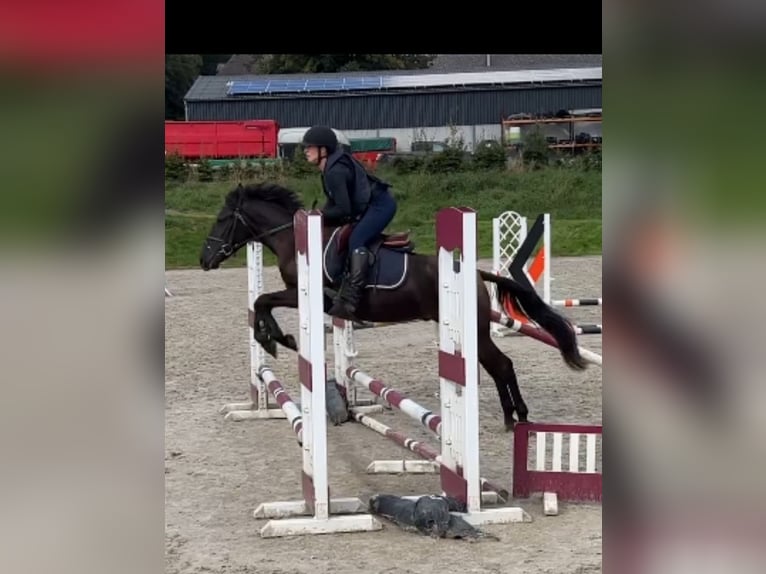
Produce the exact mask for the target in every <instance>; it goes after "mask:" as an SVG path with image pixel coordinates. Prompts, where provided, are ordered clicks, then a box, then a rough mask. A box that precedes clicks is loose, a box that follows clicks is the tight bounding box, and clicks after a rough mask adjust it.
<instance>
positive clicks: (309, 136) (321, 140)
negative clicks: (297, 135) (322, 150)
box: [303, 126, 338, 153]
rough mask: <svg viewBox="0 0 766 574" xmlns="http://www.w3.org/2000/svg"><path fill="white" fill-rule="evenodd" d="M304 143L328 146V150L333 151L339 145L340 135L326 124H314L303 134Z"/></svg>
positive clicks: (306, 144)
mask: <svg viewBox="0 0 766 574" xmlns="http://www.w3.org/2000/svg"><path fill="white" fill-rule="evenodd" d="M303 145H304V146H308V145H315V146H317V147H322V146H324V147H326V148H327V151H328V152H330V153H332V152H334V151H335V148H336V147H338V136H336V135H335V132H334V131H332V130H331V129H330V128H328V127H325V126H314V127H312V128H309V129H308V130H307V131H306V133H305V134H303Z"/></svg>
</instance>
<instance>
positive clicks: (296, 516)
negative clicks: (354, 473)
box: [254, 210, 382, 538]
mask: <svg viewBox="0 0 766 574" xmlns="http://www.w3.org/2000/svg"><path fill="white" fill-rule="evenodd" d="M294 229H295V250H296V257H295V259H296V263H297V268H298V321H299V323H298V329H299V342H298V378H299V380H300V385H301V429H300V431H301V435H300V436H301V438H302V446H301V448H302V450H303V465H302V469H301V483H302V485H303V499H302V500H298V501H286V502H269V503H263V504H261V505H260V506H259V507H258V508H256V510H255V512H254V516H255V517H256V518H270V519H271V520H269V522H267V523H266V524H265V525H264V526H263V528H261V531H260V534H261V537H263V538H273V537H278V536H294V535H305V534H329V533H335V532H362V531H371V530H380V529H381V528H382V525H381V523H380V522H379V521H378V520H377V519H376V518H375V517H374V516H372V515H371V514H368V513H366V505H365V504H364V503H363V502H362V501H361V500H360V499H359V498H331V497H330V486H329V481H328V469H327V417H326V412H325V391H326V389H325V384H326V377H325V362H324V360H325V340H324V294H323V292H322V290H323V277H322V215H321V213H320V212H311V213H309V212H307V211H305V210H299V211H298V212H296V214H295V217H294ZM269 373H270V371H269V370H268V369H265V370H264V371H263V375H265V377H264V379H265V380H266V379H268V378H269V377H268V374H269ZM272 374H273V373H272ZM269 384H270V385H271V386H272V388H274V389H276V390H277V391H278V390H279V388H278V387H277V386H275V385H274V380H273V379H272V380H269ZM280 386H281V385H280ZM274 394H275V395H277V394H278V393H277V392H275V393H274ZM282 396H283V397H284V395H282ZM285 400H287V399H286V398H285ZM290 402H292V401H290ZM293 405H294V403H293ZM292 423H293V424H295V419H293V420H292ZM293 430H296V429H295V426H294V428H293ZM297 433H298V431H297V430H296V434H297ZM306 516H308V517H306Z"/></svg>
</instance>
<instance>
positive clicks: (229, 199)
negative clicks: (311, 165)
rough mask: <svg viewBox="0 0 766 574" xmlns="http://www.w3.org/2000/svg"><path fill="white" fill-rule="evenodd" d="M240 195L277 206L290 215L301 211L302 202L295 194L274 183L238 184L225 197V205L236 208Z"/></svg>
mask: <svg viewBox="0 0 766 574" xmlns="http://www.w3.org/2000/svg"><path fill="white" fill-rule="evenodd" d="M240 194H241V195H242V196H244V197H245V198H247V199H253V200H257V201H265V202H268V203H271V204H274V205H277V206H279V207H281V208H283V209H284V210H285V211H287V212H288V213H289V214H290V215H294V214H295V212H296V211H298V210H299V209H303V201H302V200H301V198H300V197H299V196H298V194H297V193H295V192H294V191H292V190H290V189H287V188H286V187H282V186H281V185H277V184H276V183H251V184H247V185H242V184H240V185H239V186H237V187H236V188H234V189H233V190H232V191H230V192H229V194H228V195H227V196H226V203H227V204H228V205H229V206H231V207H236V205H237V203H238V201H237V200H238V198H239V196H240Z"/></svg>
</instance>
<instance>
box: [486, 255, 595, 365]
mask: <svg viewBox="0 0 766 574" xmlns="http://www.w3.org/2000/svg"><path fill="white" fill-rule="evenodd" d="M479 273H480V274H481V278H482V279H483V280H485V281H489V282H490V283H494V284H495V285H497V300H498V302H499V303H500V305H503V303H505V302H506V301H508V300H509V299H510V301H508V302H509V303H510V304H511V305H512V306H513V307H515V308H516V309H518V310H519V311H520V312H522V313H524V315H526V316H527V317H529V318H530V319H532V320H533V321H534V322H535V323H537V324H538V325H540V327H542V328H543V329H544V330H546V331H547V332H548V333H550V334H551V336H552V337H553V338H554V339H555V340H556V343H558V346H559V350H560V351H561V355H562V356H563V357H564V362H565V363H566V364H567V365H568V366H569V367H571V368H572V369H576V370H578V371H581V370H583V369H585V368H586V367H587V362H586V361H585V359H584V358H583V357H582V355H581V354H580V350H579V348H578V346H577V337H576V335H575V331H574V329H573V328H572V325H571V324H570V323H569V321H568V320H567V319H566V318H565V317H563V316H562V315H560V314H559V313H557V312H556V311H555V310H554V309H553V307H550V306H549V305H546V303H545V301H543V300H542V299H541V298H540V296H539V295H538V294H537V292H536V291H535V290H534V289H531V288H529V287H526V286H524V285H522V284H521V283H519V282H517V281H515V280H513V279H510V278H507V277H500V276H499V275H495V274H493V273H489V272H487V271H482V270H480V271H479Z"/></svg>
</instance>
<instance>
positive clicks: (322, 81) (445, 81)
mask: <svg viewBox="0 0 766 574" xmlns="http://www.w3.org/2000/svg"><path fill="white" fill-rule="evenodd" d="M601 77H602V69H601V68H600V67H594V68H571V69H570V68H562V69H552V70H517V71H512V72H506V71H492V72H471V73H459V74H416V75H401V76H346V77H333V78H298V79H288V80H286V79H273V80H266V79H259V80H250V81H231V82H229V83H228V84H227V87H228V90H227V94H228V95H245V94H272V93H298V92H334V91H353V90H369V89H390V88H426V87H434V86H469V85H475V86H478V85H496V84H514V83H516V84H518V83H532V82H555V81H583V80H600V79H601Z"/></svg>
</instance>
